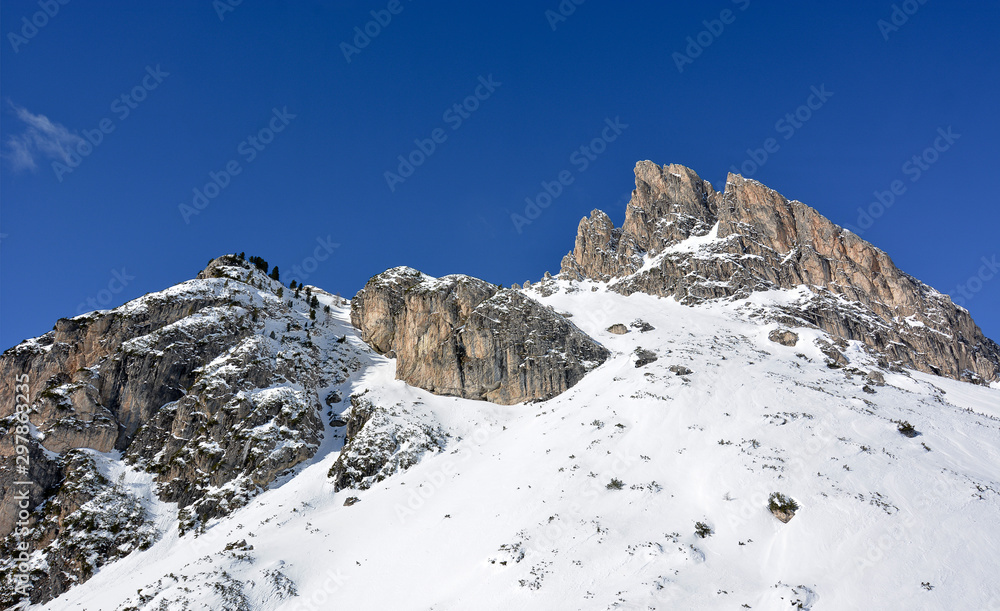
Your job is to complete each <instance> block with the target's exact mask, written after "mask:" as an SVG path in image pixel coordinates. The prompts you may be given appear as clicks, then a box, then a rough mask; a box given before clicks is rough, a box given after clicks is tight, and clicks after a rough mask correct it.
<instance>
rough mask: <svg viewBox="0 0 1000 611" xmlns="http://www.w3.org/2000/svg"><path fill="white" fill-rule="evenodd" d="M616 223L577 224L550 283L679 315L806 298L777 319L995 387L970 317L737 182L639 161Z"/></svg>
mask: <svg viewBox="0 0 1000 611" xmlns="http://www.w3.org/2000/svg"><path fill="white" fill-rule="evenodd" d="M635 185H636V186H635V190H634V191H633V192H632V199H631V200H630V201H629V204H628V206H627V208H626V211H625V222H624V223H623V224H622V227H621V228H615V227H614V224H613V223H612V222H611V219H610V218H609V217H608V216H607V215H606V214H604V213H603V212H601V211H599V210H595V211H594V212H593V213H591V215H590V217H589V218H584V219H583V220H581V221H580V225H579V228H578V231H577V237H576V244H575V246H574V249H573V251H572V252H570V253H569V254H568V255H566V257H564V258H563V261H562V266H561V271H560V275H561V277H563V278H568V279H574V280H582V279H588V280H596V281H600V282H608V283H609V287H610V288H611V289H612V290H615V291H617V292H620V293H623V294H626V295H627V294H631V293H634V292H644V293H649V294H653V295H659V296H672V297H674V298H676V299H678V300H679V301H681V302H683V303H688V304H694V303H698V302H701V301H705V300H714V299H734V298H745V297H747V296H749V295H750V294H751V293H753V292H759V291H767V290H775V289H792V288H796V287H800V286H801V287H805V288H807V289H808V291H810V293H811V294H812V296H813V298H812V299H810V300H809V302H808V303H806V304H803V305H802V306H800V307H796V308H790V307H789V308H786V309H785V311H783V312H782V313H781V315H782V316H790V317H791V318H792V321H791V322H795V323H796V324H803V325H810V326H815V327H818V328H820V329H822V330H824V331H827V332H828V333H830V334H831V335H834V336H836V337H839V338H842V339H845V340H857V341H860V342H862V343H863V344H864V345H865V346H867V347H868V348H869V349H870V350H873V351H875V352H877V353H879V354H881V355H883V356H884V357H885V358H886V359H887V361H890V362H894V363H898V364H900V365H904V366H908V367H913V368H916V369H919V370H922V371H926V372H929V373H935V374H939V375H944V376H948V377H952V378H956V379H964V380H969V381H974V382H989V381H992V380H996V379H997V377H998V375H1000V347H998V346H997V344H996V343H994V342H993V341H992V340H990V339H989V338H986V337H985V336H984V335H983V334H982V331H980V329H979V328H978V327H977V326H976V324H975V323H974V322H973V321H972V318H971V317H970V316H969V313H968V312H967V311H966V310H965V309H963V308H960V307H958V306H956V305H954V304H953V303H952V302H951V299H949V298H948V297H947V296H946V295H942V294H941V293H939V292H937V291H935V290H934V289H932V288H931V287H929V286H927V285H925V284H923V283H922V282H920V281H918V280H916V279H915V278H913V277H911V276H909V275H908V274H905V273H904V272H902V271H900V270H899V269H898V268H897V267H896V266H895V264H893V262H892V260H891V259H890V258H889V256H888V255H887V254H886V253H885V252H883V251H882V250H880V249H879V248H877V247H875V246H874V245H872V244H870V243H868V242H866V241H864V240H862V239H861V238H860V237H858V236H857V235H855V234H853V233H851V232H850V231H847V230H845V229H843V228H841V227H839V226H837V225H835V224H834V223H833V222H831V221H830V220H829V219H827V218H825V217H824V216H822V215H821V214H820V213H819V212H817V211H816V210H814V209H813V208H810V207H809V206H807V205H805V204H803V203H801V202H799V201H794V200H793V201H789V200H788V199H786V198H785V197H784V196H782V195H781V194H780V193H778V192H777V191H774V190H773V189H770V188H768V187H766V186H765V185H763V184H761V183H759V182H757V181H755V180H750V179H746V178H744V177H742V176H740V175H737V174H729V176H728V178H727V180H726V188H725V191H724V192H723V193H722V194H719V193H717V192H716V191H715V190H714V189H713V188H712V186H711V185H710V184H709V183H707V182H706V181H703V180H702V179H701V178H699V177H698V175H697V174H696V173H695V172H694V171H693V170H690V169H688V168H686V167H684V166H680V165H676V164H671V165H667V166H662V167H660V166H657V165H656V164H654V163H651V162H648V161H643V162H640V163H639V164H637V165H636V168H635Z"/></svg>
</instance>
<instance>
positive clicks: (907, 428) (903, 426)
mask: <svg viewBox="0 0 1000 611" xmlns="http://www.w3.org/2000/svg"><path fill="white" fill-rule="evenodd" d="M896 425H897V426H896V430H898V431H899V432H900V434H901V435H904V436H906V437H916V436H917V435H919V434H920V433H918V432H917V429H915V428H913V425H912V424H910V423H909V422H907V421H906V420H903V421H902V422H897V423H896Z"/></svg>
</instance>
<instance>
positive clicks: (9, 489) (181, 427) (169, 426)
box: [0, 255, 360, 606]
mask: <svg viewBox="0 0 1000 611" xmlns="http://www.w3.org/2000/svg"><path fill="white" fill-rule="evenodd" d="M279 290H283V287H282V286H281V284H280V283H279V282H277V281H275V280H272V279H271V278H269V277H268V276H267V275H266V273H264V272H262V271H261V270H260V269H255V268H254V267H253V266H251V265H249V264H248V263H247V262H246V261H244V260H243V259H241V258H239V257H235V256H229V255H227V256H224V257H220V258H218V259H215V260H214V261H212V262H211V263H210V264H209V265H208V267H207V268H206V269H205V270H204V271H202V272H201V273H200V274H199V275H198V278H197V279H196V280H192V281H189V282H185V283H182V284H179V285H177V286H175V287H172V288H170V289H167V290H166V291H163V292H160V293H152V294H149V295H146V296H144V297H141V298H139V299H136V300H134V301H131V302H129V303H126V304H125V305H123V306H121V307H119V308H115V309H114V310H109V311H99V312H93V313H90V314H86V315H83V316H77V317H76V318H72V319H62V320H59V321H58V322H57V323H56V325H55V328H54V329H53V330H52V331H50V332H49V333H46V334H45V335H43V336H41V337H38V338H35V339H32V340H27V341H25V342H22V343H21V344H19V345H17V346H15V347H13V348H11V349H9V350H7V351H6V352H4V353H3V355H2V356H0V397H2V403H0V426H2V427H3V429H4V430H8V429H10V428H11V426H12V425H13V424H14V415H13V414H14V411H15V403H14V398H15V393H14V387H13V384H14V381H15V379H16V376H18V375H22V374H27V376H28V379H29V380H30V382H29V391H30V392H29V393H28V396H29V397H30V400H31V409H30V413H29V418H30V422H31V424H32V425H34V430H35V431H37V432H36V433H32V434H31V435H28V436H27V437H29V440H28V444H29V451H30V458H31V461H30V463H31V464H30V471H29V473H28V474H27V476H28V477H27V479H29V480H30V481H33V482H34V483H35V485H34V486H32V487H31V488H30V499H29V506H28V509H29V511H31V518H30V519H29V522H30V526H29V530H30V531H31V533H30V535H29V537H30V539H31V540H32V541H33V544H34V545H35V547H33V549H35V550H38V551H39V553H41V554H42V556H41V558H39V559H38V562H41V563H44V564H47V565H48V566H50V567H60V569H59V570H60V571H62V572H63V573H65V574H63V575H61V576H60V577H59V578H58V579H50V578H49V577H46V576H45V575H46V573H45V572H44V571H41V572H39V573H37V574H35V575H34V577H33V578H34V579H35V580H36V585H37V587H35V588H33V589H32V596H33V598H32V600H33V601H34V602H41V601H44V600H47V599H48V598H51V597H53V596H56V595H58V594H60V593H61V592H62V591H63V590H64V589H65V588H66V587H69V586H70V585H72V584H73V583H78V582H79V581H82V580H85V579H87V578H88V577H89V576H90V575H91V573H92V572H93V570H94V569H95V568H96V565H94V564H93V563H90V562H82V561H79V560H78V559H76V556H79V555H81V554H82V555H83V556H87V555H88V554H90V552H93V553H98V552H99V553H101V554H104V556H105V557H106V559H113V555H111V554H110V552H108V553H105V552H106V551H107V550H104V551H101V549H98V548H93V549H92V550H90V551H89V552H86V553H85V551H81V548H80V547H79V545H77V544H76V543H75V542H74V541H76V539H74V537H77V536H78V532H77V531H78V530H79V529H78V528H76V527H75V526H74V525H79V524H92V523H107V524H109V525H112V526H113V527H114V528H119V526H115V525H118V524H119V522H116V521H115V520H116V519H117V518H116V517H115V516H112V515H104V514H102V513H101V508H100V507H97V506H94V503H97V504H100V503H104V504H105V505H107V504H108V503H110V502H111V501H110V500H108V499H111V500H113V499H118V500H120V501H121V503H119V504H120V505H121V506H122V507H126V506H128V507H132V506H133V505H134V504H130V503H129V502H127V501H128V499H127V498H126V497H122V495H120V494H118V495H116V494H112V492H113V489H112V488H111V487H109V486H110V484H109V483H108V482H103V483H101V482H98V484H95V485H94V486H91V487H89V488H81V487H79V486H76V487H74V486H72V485H71V484H72V483H73V482H74V481H75V480H77V479H79V478H80V477H83V475H80V474H81V473H83V474H84V475H86V473H89V471H86V470H85V469H84V466H86V464H85V463H86V461H84V460H83V459H82V458H79V457H80V456H84V455H82V454H80V452H81V451H91V450H96V451H97V452H111V451H112V450H118V451H120V452H121V453H122V457H123V459H124V460H125V461H126V462H127V463H130V464H131V465H133V466H134V467H135V468H138V469H141V470H145V471H147V472H149V473H151V474H153V477H155V481H156V482H157V484H158V489H157V495H158V496H159V498H160V500H162V501H166V502H176V503H178V505H179V507H180V508H181V511H180V516H179V519H180V530H181V532H182V533H183V532H185V531H186V530H189V529H192V528H198V527H199V526H200V525H202V524H203V523H204V522H205V521H206V520H208V519H210V518H212V517H216V516H220V515H225V514H227V513H229V512H230V511H232V510H234V509H236V508H238V507H240V506H242V505H243V504H245V503H246V502H247V501H248V500H249V499H250V498H252V496H254V495H255V494H256V493H257V492H259V491H260V490H262V489H264V488H265V487H267V485H268V484H270V483H271V482H272V481H273V480H274V479H275V478H276V477H277V476H278V475H280V474H282V473H283V472H286V471H288V470H289V469H290V468H292V467H294V466H295V465H297V464H299V463H301V462H302V461H304V460H306V459H308V458H310V457H311V456H312V455H313V454H314V453H315V452H316V450H317V448H318V447H319V443H320V441H321V438H322V435H323V430H324V424H323V421H322V404H321V399H320V396H321V395H320V393H322V396H323V397H326V396H328V395H330V394H331V393H336V392H337V391H336V390H335V387H336V386H338V385H339V384H341V383H343V382H345V381H346V380H347V378H348V377H349V375H350V373H351V371H352V370H354V369H357V368H358V367H360V362H359V361H358V359H357V357H356V356H355V352H356V350H357V349H356V348H352V347H351V345H350V344H348V343H343V342H340V341H337V340H338V339H339V338H338V333H337V331H340V332H341V333H342V332H343V328H342V327H341V326H340V323H337V322H335V321H334V320H333V319H332V318H331V317H330V316H329V315H328V314H321V315H320V316H319V317H318V318H317V319H316V320H315V321H311V320H310V316H309V311H310V305H309V304H308V303H307V302H306V300H304V299H302V298H301V297H299V298H295V297H293V298H292V299H287V297H286V298H279V297H278V296H277V293H278V291H279ZM309 293H312V294H313V295H316V294H318V293H321V292H320V291H316V292H313V289H309V291H308V292H307V295H309ZM322 297H323V299H324V300H326V301H327V302H332V300H333V298H332V296H329V295H325V294H322ZM307 327H308V328H307ZM279 334H280V335H279ZM320 365H322V366H320ZM15 450H16V448H15V447H14V440H13V436H11V435H7V436H4V437H2V438H0V456H4V457H11V456H13V455H14V454H15ZM74 457H77V458H74ZM0 463H2V464H0V500H4V501H6V499H7V498H8V495H14V494H16V493H17V492H19V491H20V488H19V487H15V486H14V485H13V482H14V481H16V480H19V479H20V480H23V479H26V478H25V477H23V476H18V474H16V472H15V471H14V468H13V466H14V461H13V460H7V459H4V460H2V461H0ZM87 464H89V463H87ZM82 469H83V470H82ZM90 471H93V469H90ZM90 479H96V476H93V477H91V478H90ZM80 490H83V491H84V492H86V495H83V493H82V492H80ZM109 495H110V496H109ZM100 499H105V501H107V502H105V501H100V503H99V502H98V501H99V500H100ZM116 502H117V501H116ZM88 503H90V505H88ZM109 506H110V505H109ZM88 507H89V509H88ZM36 509H37V510H36ZM17 510H18V504H17V503H13V502H3V503H0V539H3V538H4V537H7V535H8V534H9V533H10V532H11V529H12V528H13V526H14V522H15V515H16V514H15V512H16V511H17ZM53 511H56V513H55V514H53V513H52V512H53ZM129 511H130V513H129V514H128V526H127V528H128V530H130V531H133V532H140V531H141V532H147V530H149V525H148V524H144V523H143V520H144V519H145V515H144V513H143V512H141V511H138V510H136V511H131V510H129ZM80 512H84V514H86V515H84V514H81V513H80ZM87 512H89V513H87ZM81 516H84V517H81ZM84 518H85V519H84ZM149 536H150V537H152V536H155V532H153V533H151V534H149ZM119 539H120V538H119ZM119 539H114V540H111V541H109V542H107V543H108V545H112V544H113V547H114V549H116V550H119V551H121V552H122V553H128V551H130V550H132V549H135V548H136V547H137V546H138V545H139V544H138V543H136V544H134V545H131V546H129V545H125V542H124V540H119ZM144 541H146V539H144ZM10 543H11V539H10V538H9V537H8V538H7V539H6V540H5V541H2V543H0V544H2V545H9V544H10ZM102 545H103V544H102ZM102 549H103V548H102ZM108 549H110V548H108ZM116 553H118V552H116ZM5 557H6V558H11V557H13V556H5ZM3 569H4V567H3V566H0V574H2V573H3ZM0 585H2V584H0ZM2 602H3V599H2V592H0V603H2ZM0 606H3V605H2V604H0Z"/></svg>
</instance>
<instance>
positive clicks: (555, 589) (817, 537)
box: [0, 162, 1000, 611]
mask: <svg viewBox="0 0 1000 611" xmlns="http://www.w3.org/2000/svg"><path fill="white" fill-rule="evenodd" d="M268 267H269V266H268V264H267V263H266V262H264V261H263V260H261V259H260V258H256V257H251V258H250V260H246V259H245V258H244V257H243V256H235V255H225V256H222V257H220V258H218V259H215V260H213V261H211V262H210V263H209V264H208V266H207V267H206V268H205V269H204V270H202V271H201V272H200V273H199V274H198V275H197V277H196V278H195V279H193V280H190V281H188V282H184V283H181V284H179V285H177V286H174V287H171V288H168V289H166V290H165V291H161V292H158V293H152V294H148V295H145V296H143V297H140V298H139V299H136V300H134V301H131V302H129V303H126V304H125V305H123V306H121V307H119V308H115V309H113V310H105V311H98V312H92V313H89V314H85V315H82V316H77V317H75V318H71V319H62V320H59V321H58V322H57V323H56V325H55V328H54V329H53V330H52V331H50V332H49V333H46V334H45V335H43V336H41V337H38V338H34V339H30V340H26V341H25V342H22V343H21V344H19V345H18V346H15V347H13V348H11V349H9V350H7V351H6V352H4V353H3V355H2V356H0V371H2V376H0V386H2V390H3V392H2V395H0V396H2V397H3V403H2V404H0V420H2V423H3V425H4V430H8V431H10V433H9V434H8V435H5V436H4V437H3V438H2V439H0V454H2V455H3V456H4V459H3V461H2V463H0V494H2V498H0V536H2V537H3V539H2V547H3V552H4V554H3V558H4V560H3V561H2V562H0V602H2V603H3V605H4V607H5V608H28V607H31V608H46V609H87V610H91V609H94V610H96V609H108V610H117V611H125V610H140V609H141V610H153V609H175V608H176V609H267V610H272V609H323V608H331V607H334V606H336V607H339V606H345V607H349V608H358V609H387V608H391V609H435V610H437V611H445V610H448V609H456V610H457V609H470V608H472V609H509V608H519V609H520V608H523V609H663V608H691V609H746V608H750V609H768V610H770V609H812V610H814V611H822V610H824V609H836V610H839V609H852V608H878V609H914V608H920V609H952V608H968V609H1000V588H998V587H997V586H996V585H995V579H994V578H993V575H995V574H997V573H998V572H1000V557H998V555H997V553H996V549H997V548H998V546H1000V532H998V531H997V530H996V528H995V527H993V524H996V523H997V521H998V518H1000V477H998V464H1000V455H998V452H997V448H998V447H1000V381H998V371H1000V351H998V348H997V345H996V344H995V343H993V342H992V341H991V340H989V339H988V338H986V337H984V336H983V334H982V333H981V331H980V330H979V329H978V327H976V325H975V323H974V322H973V321H972V319H971V318H970V317H969V315H968V312H966V311H965V310H964V309H962V308H960V307H957V306H955V305H954V304H952V303H951V301H950V300H949V299H948V297H947V296H944V295H942V294H940V293H937V292H936V291H934V290H933V289H931V288H930V287H927V286H926V285H924V284H922V283H920V282H919V281H917V280H916V279H914V278H912V277H910V276H908V275H906V274H904V273H903V272H901V271H900V270H898V269H897V268H896V267H895V266H894V265H893V264H892V262H891V260H890V259H889V258H888V256H887V255H886V254H885V253H883V252H881V251H880V250H878V249H877V248H875V247H874V246H872V245H870V244H868V243H866V242H864V241H863V240H861V239H860V238H858V237H857V236H855V235H853V234H851V233H850V232H847V231H845V230H842V229H840V228H839V227H837V226H836V225H833V224H832V223H830V222H829V221H828V220H826V219H825V218H823V217H822V216H820V215H819V214H818V213H817V212H816V211H815V210H813V209H811V208H808V207H807V206H805V205H804V204H801V203H799V202H794V201H792V202H789V201H788V200H786V199H785V198H783V197H782V196H780V195H779V194H777V193H776V192H774V191H771V190H770V189H768V188H766V187H764V186H763V185H760V184H759V183H756V182H753V181H749V180H745V179H743V178H742V177H739V176H733V175H730V177H729V179H728V183H727V186H726V189H725V192H724V193H721V194H720V193H717V192H715V191H714V189H713V188H712V187H711V185H709V184H708V183H707V182H704V181H702V180H701V179H700V178H698V176H697V174H696V173H695V172H694V171H692V170H689V169H687V168H684V167H683V166H678V165H670V166H663V167H660V166H657V165H655V164H652V163H650V162H641V163H639V164H638V165H637V166H636V190H635V191H634V192H633V196H632V200H631V201H630V203H629V205H628V208H627V210H626V215H625V222H624V223H623V225H622V227H620V228H615V227H614V225H613V224H612V223H611V221H610V219H609V217H608V216H607V215H606V214H604V213H602V212H600V211H595V212H594V213H593V214H591V216H590V217H589V218H586V219H584V220H583V221H581V223H580V226H579V230H578V235H577V238H576V244H575V248H574V250H573V251H572V252H571V253H570V254H569V255H567V257H566V258H565V259H564V260H563V264H562V269H561V271H560V273H559V275H558V276H556V277H548V276H547V277H545V278H543V279H541V280H540V281H538V282H536V283H525V285H523V286H520V287H517V286H514V287H511V288H502V287H498V286H496V285H492V284H490V283H487V282H484V281H482V280H478V279H476V278H472V277H469V276H463V275H453V276H446V277H443V278H432V277H430V276H427V275H426V274H422V273H421V272H419V271H417V270H413V269H410V268H406V267H400V268H394V269H391V270H388V271H386V272H384V273H381V274H378V275H376V276H374V277H373V278H372V279H371V280H370V281H369V282H368V284H367V285H366V286H365V287H364V288H363V289H362V290H361V291H360V292H359V293H358V294H357V295H356V296H355V297H354V298H353V299H352V300H350V301H347V300H343V299H341V298H340V297H339V296H337V295H333V294H330V293H328V292H326V291H323V290H322V289H319V288H317V287H311V286H307V287H296V288H294V289H293V288H291V287H288V286H284V285H282V284H281V283H280V282H279V281H277V280H276V279H274V278H271V277H270V276H269V275H268V273H267V271H268ZM25 376H26V378H25ZM25 380H27V381H26V382H25ZM24 384H26V385H27V387H28V388H27V391H28V392H27V393H24V390H25V389H24V388H23V386H22V385H24ZM18 394H21V395H22V396H23V397H25V398H26V399H27V401H28V403H29V404H30V406H31V409H30V411H29V412H28V413H27V416H21V415H20V413H21V412H20V411H19V409H18V405H19V404H23V402H24V399H16V397H17V395H18ZM24 420H28V422H27V423H25V422H23V421H24ZM19 448H23V449H19ZM19 454H20V455H23V456H26V457H27V463H28V465H27V468H26V469H25V472H18V467H19V466H20V465H22V464H23V463H24V462H25V461H24V460H21V461H20V462H18V461H17V460H16V457H17V456H18V455H19ZM25 481H29V482H31V485H30V486H27V485H24V484H20V483H18V482H25ZM22 504H23V505H24V506H25V507H24V509H25V514H27V515H25V514H22V513H20V512H21V505H22ZM19 546H20V547H19ZM22 552H23V554H24V555H23V558H22V559H23V564H18V562H17V561H18V558H19V555H20V554H21V553H22ZM20 569H27V575H28V577H27V583H24V582H19V581H18V579H19V577H18V573H19V572H20ZM21 592H27V593H28V594H29V596H30V603H33V604H29V601H28V600H24V599H23V597H22V595H21Z"/></svg>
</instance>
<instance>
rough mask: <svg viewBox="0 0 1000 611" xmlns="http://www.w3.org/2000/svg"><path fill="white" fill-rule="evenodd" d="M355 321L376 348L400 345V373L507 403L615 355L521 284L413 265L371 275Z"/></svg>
mask: <svg viewBox="0 0 1000 611" xmlns="http://www.w3.org/2000/svg"><path fill="white" fill-rule="evenodd" d="M351 321H352V323H353V324H354V325H355V326H356V327H357V328H358V329H359V330H360V332H361V337H362V339H364V340H365V341H366V342H367V343H368V344H369V345H371V346H372V348H374V349H375V350H377V351H379V352H381V353H390V352H392V353H394V354H395V356H396V358H397V363H396V377H397V378H398V379H400V380H403V381H405V382H407V383H408V384H412V385H413V386H419V387H420V388H424V389H426V390H429V391H431V392H434V393H437V394H441V395H451V396H457V397H464V398H467V399H482V400H487V401H492V402H494V403H500V404H505V405H509V404H514V403H519V402H522V401H529V400H533V399H546V398H549V397H553V396H555V395H558V394H559V393H561V392H563V391H565V390H566V389H568V388H569V387H571V386H573V385H574V384H576V383H577V382H578V381H579V380H580V379H581V378H583V376H584V375H585V374H586V373H587V371H589V370H590V369H592V368H594V367H596V366H597V365H600V364H601V363H603V362H604V361H605V360H606V359H607V357H608V355H609V353H608V351H607V350H606V349H605V348H604V347H602V346H601V345H600V344H598V343H597V342H595V341H594V340H592V339H591V338H590V337H588V336H587V335H586V334H584V333H583V332H582V331H580V330H579V329H578V328H576V326H575V325H573V323H571V322H569V321H568V320H566V318H564V317H563V316H560V315H559V314H557V313H556V312H554V311H552V310H551V309H549V308H547V307H545V306H542V305H541V304H539V303H538V302H536V301H534V300H533V299H530V298H529V297H526V296H525V295H524V294H522V293H521V292H520V291H517V290H514V289H501V288H499V287H497V286H494V285H492V284H490V283H488V282H484V281H482V280H478V279H476V278H471V277H469V276H461V275H455V276H446V277H444V278H441V279H435V278H431V277H429V276H426V275H424V274H421V273H420V272H418V271H416V270H413V269H410V268H405V267H404V268H395V269H391V270H389V271H387V272H384V273H382V274H379V275H377V276H375V277H374V278H372V279H371V280H369V282H368V284H366V285H365V287H364V288H363V289H362V290H361V291H360V292H359V293H358V294H357V295H356V296H355V298H354V300H353V301H352V302H351Z"/></svg>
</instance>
